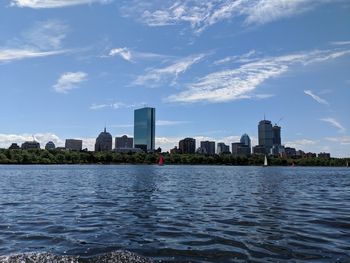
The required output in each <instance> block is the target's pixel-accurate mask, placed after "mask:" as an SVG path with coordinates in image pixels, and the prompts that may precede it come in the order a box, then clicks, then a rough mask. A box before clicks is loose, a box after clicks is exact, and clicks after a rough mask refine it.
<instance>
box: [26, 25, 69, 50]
mask: <svg viewBox="0 0 350 263" xmlns="http://www.w3.org/2000/svg"><path fill="white" fill-rule="evenodd" d="M68 31H69V27H68V25H67V24H66V23H64V22H62V21H59V20H46V21H40V22H37V23H35V24H34V25H33V26H32V27H31V28H30V29H29V30H26V31H24V32H23V33H22V39H23V40H22V42H24V43H27V44H29V45H30V46H32V47H35V48H37V49H39V50H47V49H59V48H61V47H62V42H63V40H64V39H65V38H66V36H67V33H68Z"/></svg>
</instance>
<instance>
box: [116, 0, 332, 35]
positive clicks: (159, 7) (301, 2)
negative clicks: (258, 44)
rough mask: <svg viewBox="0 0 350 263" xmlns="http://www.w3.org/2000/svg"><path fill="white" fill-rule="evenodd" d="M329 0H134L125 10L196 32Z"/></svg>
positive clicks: (290, 13) (294, 11)
mask: <svg viewBox="0 0 350 263" xmlns="http://www.w3.org/2000/svg"><path fill="white" fill-rule="evenodd" d="M327 2H329V0H319V1H310V0H293V1H290V0H269V1H266V0H255V1H246V0H237V1H232V0H207V1H202V0H177V1H164V0H163V1H152V2H149V1H144V0H134V1H132V3H131V4H130V3H128V5H125V6H124V7H122V10H121V11H122V13H123V15H125V16H132V17H136V19H137V20H139V21H140V22H142V23H144V24H146V25H148V26H168V25H176V24H182V23H188V24H190V26H191V28H192V29H193V30H194V31H195V32H196V33H200V32H202V31H203V30H204V29H206V28H207V27H209V26H211V25H214V24H216V23H219V22H221V21H224V20H231V19H233V18H243V21H244V22H243V23H244V24H245V25H261V24H266V23H269V22H272V21H275V20H278V19H282V18H285V17H291V16H295V15H298V14H300V13H303V12H305V11H307V10H311V9H313V8H315V7H316V6H317V5H320V4H323V3H327Z"/></svg>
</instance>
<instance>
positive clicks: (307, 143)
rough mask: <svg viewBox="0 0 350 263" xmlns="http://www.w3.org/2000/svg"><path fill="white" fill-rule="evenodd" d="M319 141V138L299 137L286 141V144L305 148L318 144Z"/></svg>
mask: <svg viewBox="0 0 350 263" xmlns="http://www.w3.org/2000/svg"><path fill="white" fill-rule="evenodd" d="M317 143H319V141H317V140H311V139H298V140H294V141H286V142H285V145H286V147H293V148H296V149H305V148H306V147H308V146H311V145H316V144H317Z"/></svg>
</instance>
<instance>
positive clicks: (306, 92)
mask: <svg viewBox="0 0 350 263" xmlns="http://www.w3.org/2000/svg"><path fill="white" fill-rule="evenodd" d="M304 93H305V94H306V95H308V96H310V97H311V98H313V99H314V100H315V101H317V102H318V103H320V104H324V105H329V103H328V101H326V100H325V99H322V98H321V97H319V96H317V95H316V94H314V93H313V92H312V91H311V90H304Z"/></svg>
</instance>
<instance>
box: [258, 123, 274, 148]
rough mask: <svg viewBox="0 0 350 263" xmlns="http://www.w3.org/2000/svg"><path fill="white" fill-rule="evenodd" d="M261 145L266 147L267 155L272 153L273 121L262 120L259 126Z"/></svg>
mask: <svg viewBox="0 0 350 263" xmlns="http://www.w3.org/2000/svg"><path fill="white" fill-rule="evenodd" d="M258 133H259V145H260V146H264V147H265V150H266V153H270V150H271V148H272V146H273V130H272V124H271V121H268V120H262V121H260V122H259V126H258Z"/></svg>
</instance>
